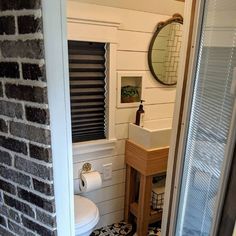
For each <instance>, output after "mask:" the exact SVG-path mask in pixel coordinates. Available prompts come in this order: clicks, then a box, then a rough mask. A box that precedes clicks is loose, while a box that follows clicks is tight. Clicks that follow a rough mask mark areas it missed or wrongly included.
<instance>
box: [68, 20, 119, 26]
mask: <svg viewBox="0 0 236 236" xmlns="http://www.w3.org/2000/svg"><path fill="white" fill-rule="evenodd" d="M67 21H68V22H73V23H79V24H89V25H102V26H110V27H116V28H119V26H120V22H114V21H104V20H98V19H85V18H79V17H77V18H73V17H68V18H67Z"/></svg>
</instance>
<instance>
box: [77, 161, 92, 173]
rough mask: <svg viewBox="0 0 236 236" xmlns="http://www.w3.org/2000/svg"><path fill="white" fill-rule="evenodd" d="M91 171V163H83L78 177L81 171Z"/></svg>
mask: <svg viewBox="0 0 236 236" xmlns="http://www.w3.org/2000/svg"><path fill="white" fill-rule="evenodd" d="M90 171H92V165H91V164H90V163H88V162H86V163H84V164H83V166H82V169H81V171H80V177H81V175H82V174H83V173H86V172H90Z"/></svg>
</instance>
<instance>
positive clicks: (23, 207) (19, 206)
mask: <svg viewBox="0 0 236 236" xmlns="http://www.w3.org/2000/svg"><path fill="white" fill-rule="evenodd" d="M4 201H5V203H6V204H7V205H8V206H10V207H13V208H15V209H16V210H18V211H20V212H22V213H24V214H26V215H28V216H30V217H33V218H34V216H35V215H34V211H33V209H32V208H31V207H30V206H29V205H28V204H26V203H24V202H21V201H18V200H16V199H14V198H12V197H10V196H7V195H5V194H4Z"/></svg>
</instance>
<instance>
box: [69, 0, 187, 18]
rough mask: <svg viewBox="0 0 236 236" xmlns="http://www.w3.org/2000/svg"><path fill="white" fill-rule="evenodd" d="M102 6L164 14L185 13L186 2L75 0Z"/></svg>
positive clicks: (162, 0) (167, 0) (174, 0)
mask: <svg viewBox="0 0 236 236" xmlns="http://www.w3.org/2000/svg"><path fill="white" fill-rule="evenodd" d="M73 1H77V2H84V3H90V4H97V5H102V6H110V7H116V8H123V9H130V10H136V11H144V12H149V13H150V12H152V13H156V14H163V15H173V14H174V13H180V14H183V12H184V3H183V2H181V1H177V0H148V1H146V0H138V1H137V0H128V1H127V0H116V1H111V0H73Z"/></svg>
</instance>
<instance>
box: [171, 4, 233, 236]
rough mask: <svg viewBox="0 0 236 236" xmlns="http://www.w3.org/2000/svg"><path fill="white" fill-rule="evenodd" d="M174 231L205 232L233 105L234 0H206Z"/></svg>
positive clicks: (184, 235) (181, 234)
mask: <svg viewBox="0 0 236 236" xmlns="http://www.w3.org/2000/svg"><path fill="white" fill-rule="evenodd" d="M204 11H205V12H204V19H203V27H202V32H201V40H200V50H199V53H198V55H197V58H198V61H197V65H196V66H197V72H196V75H195V76H194V78H193V80H194V81H195V85H194V93H193V97H192V98H190V99H192V108H191V113H190V119H189V130H188V135H187V141H186V149H185V154H184V166H183V177H182V183H181V193H180V201H179V209H178V217H177V228H176V232H175V235H178V236H195V235H196V236H198V235H199V236H207V235H210V233H211V229H212V218H213V212H214V204H215V199H216V196H217V194H219V179H220V176H221V173H222V163H223V160H224V154H225V151H226V144H227V141H228V140H227V137H228V133H229V127H230V122H231V116H232V111H233V101H234V96H233V95H232V94H231V93H230V90H231V84H232V80H233V79H236V78H233V71H234V68H236V48H235V42H236V19H235V16H236V1H235V0H226V1H223V0H221V1H219V0H218V1H216V0H214V1H213V0H210V1H206V6H205V9H204Z"/></svg>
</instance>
